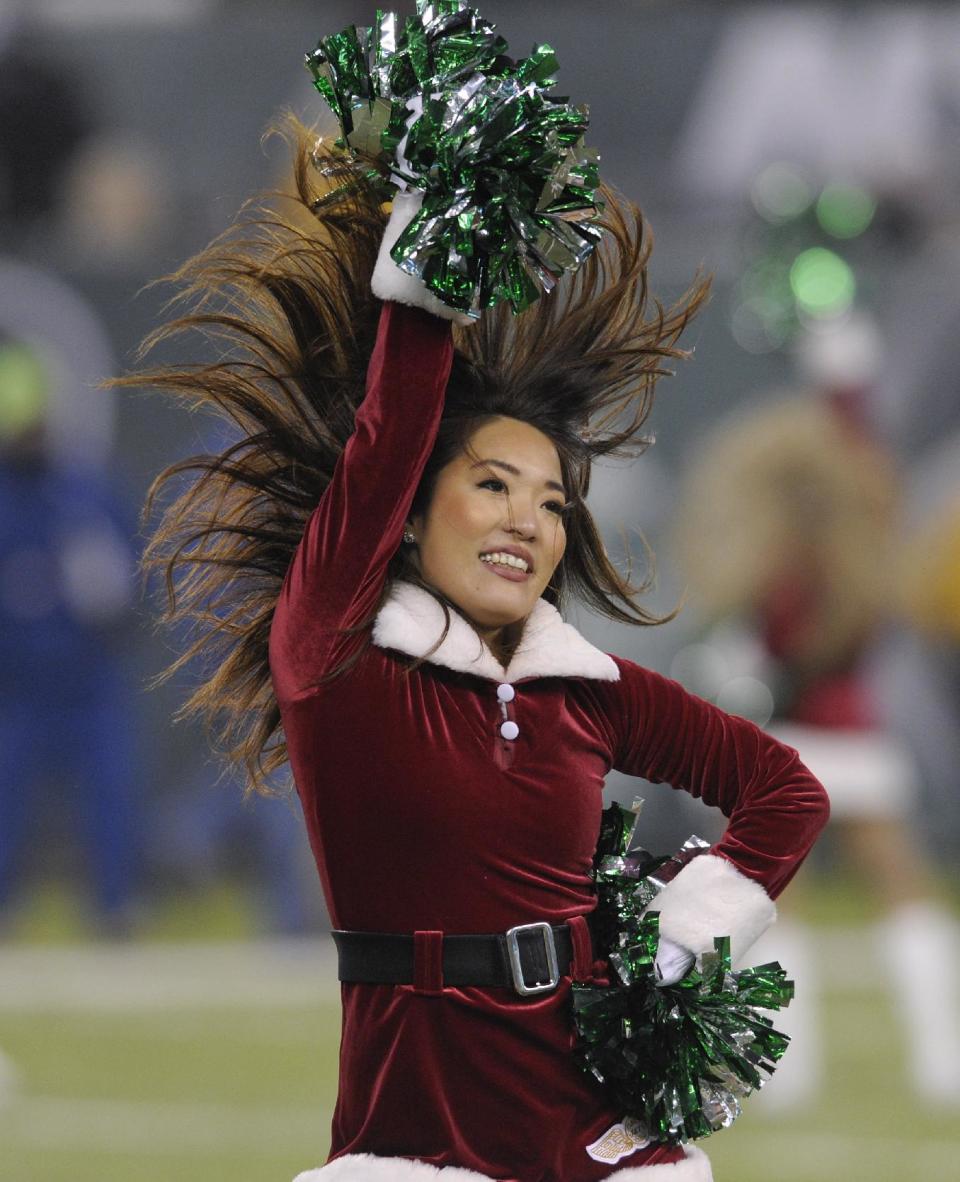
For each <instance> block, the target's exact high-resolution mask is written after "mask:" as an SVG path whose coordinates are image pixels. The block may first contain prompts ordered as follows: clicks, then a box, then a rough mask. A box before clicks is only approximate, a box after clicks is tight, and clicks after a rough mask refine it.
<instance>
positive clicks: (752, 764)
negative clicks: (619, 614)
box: [610, 658, 830, 899]
mask: <svg viewBox="0 0 960 1182" xmlns="http://www.w3.org/2000/svg"><path fill="white" fill-rule="evenodd" d="M615 660H616V661H617V664H618V666H619V667H620V681H619V682H615V683H612V685H611V689H612V690H615V691H619V692H617V693H615V694H613V697H614V705H613V711H612V715H611V717H610V723H611V724H612V726H613V728H614V735H613V736H612V738H613V742H614V752H615V754H614V767H615V768H616V769H617V770H618V771H621V772H625V773H627V774H628V775H632V776H642V777H644V779H647V780H651V781H653V782H654V783H660V782H665V783H667V784H670V785H671V787H673V788H682V789H684V790H685V791H687V792H689V793H690V794H691V795H693V796H696V797H698V798H699V799H701V800H703V801H704V802H705V803H706V804H709V805H713V806H715V807H717V808H719V809H720V810H721V811H722V812H723V813H724V815H725V816H726V817H727V818H728V819H729V824H728V825H727V828H726V831H725V833H724V835H723V837H722V838H721V839H720V841H719V842H718V843H717V844H716V845H715V846H714V847H713V849H712V850H711V851H710V852H711V853H714V854H718V855H720V856H721V857H724V858H726V859H728V860H729V861H730V862H732V863H733V864H734V866H736V868H737V869H738V870H739V871H740V872H741V873H742V874H744V875H746V876H747V877H748V878H751V879H753V880H754V881H755V882H758V883H760V885H761V886H763V888H764V889H765V890H766V892H767V894H768V895H769V896H770V897H771V898H773V899H775V898H776V897H777V895H779V894H780V892H781V891H782V890H783V888H784V887H785V886H786V885H787V883H788V882H789V881H790V879H791V878H792V877H793V875H794V874H795V873H796V872H797V870H798V869H799V867H800V863H801V862H802V861H803V859H804V858H805V857H806V856H807V854H808V853H809V851H810V848H811V847H812V845H813V843H814V841H815V840H816V838H817V835H818V834H819V833H820V830H821V829H822V828H823V826H824V825H825V824H826V822H827V818H828V816H829V812H830V806H829V801H828V798H827V794H826V792H825V791H824V789H823V786H822V785H821V784H820V782H819V781H818V780H817V779H815V778H814V776H813V775H811V773H810V772H809V771H808V770H807V768H806V767H805V766H804V765H803V764H802V763H801V762H800V757H799V756H798V755H797V753H796V751H794V750H793V748H792V747H787V746H785V745H784V744H783V743H779V742H777V740H776V739H773V738H771V736H770V735H768V734H766V733H765V732H764V731H762V730H760V728H759V727H757V726H755V725H754V724H753V723H752V722H748V721H747V720H746V719H744V718H738V717H736V716H734V715H730V714H726V713H725V712H724V711H723V710H720V709H719V708H718V707H717V706H713V705H711V703H709V702H705V701H704V700H703V699H702V698H698V697H696V696H695V695H694V694H691V693H688V692H687V690H685V689H684V688H683V686H681V685H680V684H679V683H678V682H676V681H671V680H670V679H669V678H667V677H663V676H661V675H660V674H658V673H653V672H651V671H650V670H649V669H643V668H642V667H641V666H639V665H635V664H634V663H633V662H632V661H624V660H621V659H620V658H615Z"/></svg>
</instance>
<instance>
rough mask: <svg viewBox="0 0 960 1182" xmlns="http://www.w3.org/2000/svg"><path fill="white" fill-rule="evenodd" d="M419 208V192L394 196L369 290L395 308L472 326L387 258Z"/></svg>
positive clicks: (415, 190)
mask: <svg viewBox="0 0 960 1182" xmlns="http://www.w3.org/2000/svg"><path fill="white" fill-rule="evenodd" d="M422 204H423V193H421V192H420V190H419V189H412V190H410V192H407V193H397V194H396V195H395V196H394V198H393V211H392V212H391V214H390V221H389V222H387V228H386V230H385V231H384V234H383V241H382V242H381V243H380V253H379V254H378V255H377V265H376V266H375V267H374V269H373V278H372V280H371V281H370V287H371V289H372V290H373V294H374V295H375V296H376V297H377V298H378V299H381V300H393V301H394V302H395V303H397V304H412V305H413V306H414V307H415V308H423V309H424V311H426V312H430V313H432V314H433V315H434V316H439V317H441V318H442V319H443V320H452V321H453V322H454V323H455V324H473V323H474V322H473V320H472V318H471V317H469V316H466V315H465V314H464V313H463V312H458V311H457V310H456V309H455V308H448V307H447V305H446V304H444V303H443V302H442V301H441V300H438V299H437V297H436V296H435V295H434V294H433V292H432V291H431V290H430V289H429V288H428V287H427V286H426V284H425V283H424V282H423V281H422V280H420V279H417V278H416V276H414V275H408V274H407V273H406V271H401V270H400V268H399V267H398V266H397V264H396V263H395V262H394V261H393V259H392V258H391V257H390V250H391V248H392V247H393V245H394V243H395V242H396V241H397V239H398V238H399V237H400V235H401V234H402V233H403V231H404V230H405V229H406V228H407V226H409V225H410V223H411V222H412V221H413V219H414V218H415V217H416V216H417V214H418V213H419V211H420V206H421V205H422Z"/></svg>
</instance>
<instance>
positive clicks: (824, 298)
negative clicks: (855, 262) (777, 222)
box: [790, 246, 857, 317]
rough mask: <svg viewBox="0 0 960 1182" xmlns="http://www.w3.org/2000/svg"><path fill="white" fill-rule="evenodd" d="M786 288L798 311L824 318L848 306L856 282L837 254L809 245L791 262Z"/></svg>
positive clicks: (838, 312) (824, 248) (851, 300)
mask: <svg viewBox="0 0 960 1182" xmlns="http://www.w3.org/2000/svg"><path fill="white" fill-rule="evenodd" d="M790 287H791V290H792V291H793V296H794V299H795V300H796V301H797V307H798V310H799V311H801V312H806V313H807V314H808V315H811V316H817V317H826V316H837V315H839V314H840V313H841V312H843V311H845V310H846V309H847V308H849V307H850V305H851V304H852V303H853V297H854V295H855V294H856V290H857V281H856V279H855V278H854V275H853V271H852V270H851V269H850V267H849V266H848V265H847V263H845V262H844V261H843V259H842V258H841V257H840V256H839V255H838V254H834V252H833V251H832V250H827V249H826V247H823V246H813V247H811V248H810V249H809V250H805V251H803V252H802V253H801V254H799V255H797V257H796V259H794V262H793V266H792V267H791V268H790Z"/></svg>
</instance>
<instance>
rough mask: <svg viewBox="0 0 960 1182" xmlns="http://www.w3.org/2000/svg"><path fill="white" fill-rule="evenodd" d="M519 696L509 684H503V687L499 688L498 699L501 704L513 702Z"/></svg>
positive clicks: (506, 682)
mask: <svg viewBox="0 0 960 1182" xmlns="http://www.w3.org/2000/svg"><path fill="white" fill-rule="evenodd" d="M516 696H517V691H516V690H515V689H514V688H513V686H512V685H511V684H510V683H509V682H508V681H505V682H503V684H502V685H498V686H497V697H498V698H499V700H500V701H501V702H512V701H513V699H514V698H515V697H516Z"/></svg>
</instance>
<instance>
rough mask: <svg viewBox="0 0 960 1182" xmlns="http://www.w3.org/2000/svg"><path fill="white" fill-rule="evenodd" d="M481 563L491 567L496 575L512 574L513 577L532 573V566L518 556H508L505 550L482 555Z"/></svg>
mask: <svg viewBox="0 0 960 1182" xmlns="http://www.w3.org/2000/svg"><path fill="white" fill-rule="evenodd" d="M480 561H481V562H482V563H484V565H485V566H489V567H490V568H491V569H492V570H493V572H494V573H495V574H506V573H508V572H509V573H510V574H513V575H528V574H531V573H532V566H531V564H530V563H529V562H528V561H527V560H526V559H525V558H521V557H520V556H519V555H517V554H508V553H507V552H506V551H505V550H491V551H489V552H488V553H486V554H481V555H480Z"/></svg>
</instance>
